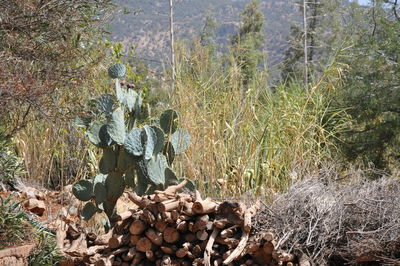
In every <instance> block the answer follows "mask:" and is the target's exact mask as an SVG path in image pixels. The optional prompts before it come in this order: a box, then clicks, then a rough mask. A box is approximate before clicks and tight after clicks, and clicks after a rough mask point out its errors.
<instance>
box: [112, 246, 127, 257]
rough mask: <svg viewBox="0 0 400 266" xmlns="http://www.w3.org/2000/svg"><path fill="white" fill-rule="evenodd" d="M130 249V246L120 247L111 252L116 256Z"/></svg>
mask: <svg viewBox="0 0 400 266" xmlns="http://www.w3.org/2000/svg"><path fill="white" fill-rule="evenodd" d="M128 250H129V248H128V247H123V248H119V249H116V250H114V251H113V252H112V253H111V254H112V255H115V256H116V255H119V254H121V253H124V252H126V251H128Z"/></svg>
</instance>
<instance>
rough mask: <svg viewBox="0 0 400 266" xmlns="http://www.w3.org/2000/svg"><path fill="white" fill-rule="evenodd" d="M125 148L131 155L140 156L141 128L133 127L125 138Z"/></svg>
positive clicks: (141, 152)
mask: <svg viewBox="0 0 400 266" xmlns="http://www.w3.org/2000/svg"><path fill="white" fill-rule="evenodd" d="M124 146H125V149H126V151H127V152H128V153H129V154H131V155H133V156H142V155H143V153H144V136H143V130H142V129H139V128H133V129H132V130H131V132H130V133H129V134H128V136H127V137H126V139H125V144H124Z"/></svg>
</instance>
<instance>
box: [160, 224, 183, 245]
mask: <svg viewBox="0 0 400 266" xmlns="http://www.w3.org/2000/svg"><path fill="white" fill-rule="evenodd" d="M163 236H164V240H165V242H167V243H175V242H176V241H178V240H179V237H180V234H179V232H178V231H177V230H176V229H175V228H173V227H167V228H165V230H164V232H163Z"/></svg>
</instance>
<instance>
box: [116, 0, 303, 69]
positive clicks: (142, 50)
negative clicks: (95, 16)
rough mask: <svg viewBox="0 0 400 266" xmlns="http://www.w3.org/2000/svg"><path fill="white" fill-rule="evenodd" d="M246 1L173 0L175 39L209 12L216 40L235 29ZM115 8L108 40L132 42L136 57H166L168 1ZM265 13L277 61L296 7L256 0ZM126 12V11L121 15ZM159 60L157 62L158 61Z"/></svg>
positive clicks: (124, 0) (125, 1)
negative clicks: (215, 24) (216, 25)
mask: <svg viewBox="0 0 400 266" xmlns="http://www.w3.org/2000/svg"><path fill="white" fill-rule="evenodd" d="M248 2H249V1H248V0H234V1H232V0H218V1H217V0H205V1H198V0H183V1H176V3H175V8H174V9H175V11H174V12H175V18H174V19H175V23H176V24H175V32H176V34H177V38H178V39H190V38H192V37H193V36H195V35H197V34H198V33H199V32H201V30H202V28H203V25H204V23H205V19H206V17H207V16H209V15H211V16H212V17H214V19H215V20H216V22H217V24H218V29H217V38H218V42H219V43H221V44H223V43H226V40H227V38H229V36H230V35H231V34H232V33H233V32H234V31H235V30H236V29H237V27H238V25H239V22H240V15H239V14H240V13H241V12H242V10H243V9H244V7H245V5H246V4H247V3H248ZM116 3H117V4H118V5H119V9H118V10H119V11H118V12H117V13H116V15H115V17H114V20H113V23H112V24H111V32H112V40H114V41H121V42H123V43H124V44H125V46H126V47H129V46H131V45H132V44H134V45H135V46H136V54H137V55H138V57H142V58H146V59H151V60H154V59H155V60H158V61H164V62H165V60H168V59H167V55H168V42H169V20H168V10H169V9H168V8H169V7H168V1H160V0H155V1H146V0H137V1H131V0H117V1H116ZM260 6H261V8H262V11H263V13H264V16H265V21H266V24H265V25H266V27H265V36H266V43H265V47H264V49H265V50H266V51H267V52H268V55H269V58H268V61H269V63H270V64H276V63H277V62H279V61H280V59H281V55H282V51H283V50H284V49H285V46H286V38H287V35H288V33H289V27H290V23H291V22H293V21H294V20H296V17H297V16H298V11H297V7H296V6H295V5H294V4H293V3H290V4H288V3H287V2H286V1H274V0H263V1H261V3H260ZM127 10H128V11H129V12H130V13H129V14H124V13H126V12H124V11H127ZM159 63H160V62H159Z"/></svg>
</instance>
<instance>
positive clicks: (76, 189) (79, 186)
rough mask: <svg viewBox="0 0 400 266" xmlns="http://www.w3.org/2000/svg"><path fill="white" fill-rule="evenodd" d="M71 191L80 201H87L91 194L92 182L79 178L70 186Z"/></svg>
mask: <svg viewBox="0 0 400 266" xmlns="http://www.w3.org/2000/svg"><path fill="white" fill-rule="evenodd" d="M72 193H73V194H74V196H75V197H76V198H77V199H78V200H81V201H88V200H90V199H91V198H92V196H93V183H92V182H90V181H89V180H79V181H78V182H76V183H75V184H74V185H73V186H72Z"/></svg>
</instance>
